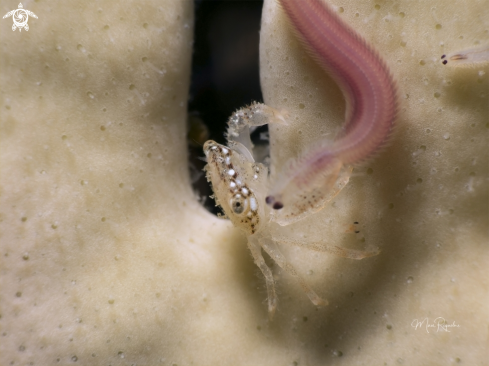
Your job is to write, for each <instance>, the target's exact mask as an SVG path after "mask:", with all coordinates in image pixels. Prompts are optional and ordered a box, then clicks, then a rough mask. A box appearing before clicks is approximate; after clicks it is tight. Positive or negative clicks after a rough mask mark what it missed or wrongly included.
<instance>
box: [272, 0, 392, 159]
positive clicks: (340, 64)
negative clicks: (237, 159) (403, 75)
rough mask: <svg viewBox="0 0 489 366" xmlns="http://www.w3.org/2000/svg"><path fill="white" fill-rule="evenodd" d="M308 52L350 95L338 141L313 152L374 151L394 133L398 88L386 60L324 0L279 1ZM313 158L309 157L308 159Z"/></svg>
mask: <svg viewBox="0 0 489 366" xmlns="http://www.w3.org/2000/svg"><path fill="white" fill-rule="evenodd" d="M279 2H280V4H281V5H282V8H283V9H284V11H285V13H286V14H287V16H288V18H289V20H290V23H291V25H292V28H293V30H294V31H295V33H296V34H297V35H298V38H299V39H300V40H301V41H302V43H303V44H304V46H305V48H306V49H307V51H308V52H309V54H310V55H311V56H312V57H313V58H314V59H315V60H316V61H317V62H318V63H319V65H320V66H321V67H322V68H323V69H324V70H325V71H326V72H327V73H328V74H329V75H330V76H331V77H332V78H333V79H334V81H335V82H336V83H337V84H338V85H339V87H340V89H341V90H342V92H343V94H344V97H345V99H346V120H345V124H344V126H343V129H342V131H341V133H340V134H339V135H338V136H337V138H336V140H335V141H334V142H333V143H332V144H331V145H329V146H327V147H326V148H324V149H322V150H321V151H316V152H315V153H313V154H311V155H309V158H311V157H313V159H312V160H316V161H317V164H315V163H314V162H313V161H309V163H310V164H311V165H321V163H320V161H321V160H324V159H328V157H335V158H338V159H339V160H341V161H342V162H343V164H355V163H360V162H362V161H365V160H367V159H369V158H371V157H372V156H374V155H375V153H377V152H378V151H379V150H380V149H381V148H382V147H383V146H384V145H385V144H386V142H387V141H388V139H389V137H390V135H391V134H392V130H393V126H394V120H395V118H396V114H397V88H396V84H395V82H394V80H393V78H392V76H391V74H390V72H389V69H388V67H387V65H386V64H385V62H384V61H383V60H382V59H381V58H380V57H379V55H378V53H377V52H376V51H375V50H374V49H373V48H372V47H371V46H370V45H368V44H367V42H366V41H365V40H364V39H363V38H362V37H361V36H360V35H359V34H358V33H356V32H355V31H354V30H353V29H352V28H350V26H348V25H347V24H346V23H345V22H344V21H343V20H341V19H340V18H339V17H338V16H337V15H336V13H335V12H334V11H332V10H331V8H330V7H329V6H328V5H327V4H326V3H325V2H324V1H321V0H280V1H279ZM308 160H309V159H308Z"/></svg>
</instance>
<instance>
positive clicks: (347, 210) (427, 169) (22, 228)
mask: <svg viewBox="0 0 489 366" xmlns="http://www.w3.org/2000/svg"><path fill="white" fill-rule="evenodd" d="M332 4H333V5H334V6H335V9H336V10H337V11H338V13H339V15H340V16H341V17H342V18H343V19H344V20H345V21H346V22H348V23H349V24H350V25H351V26H352V27H353V28H354V29H356V30H357V31H358V32H360V33H361V34H362V35H363V36H364V37H365V38H366V40H367V41H369V42H371V43H372V44H374V45H375V47H376V48H377V49H378V51H379V53H380V54H381V55H382V56H383V57H384V58H385V60H386V62H387V63H388V64H389V66H390V67H391V70H392V73H393V75H394V76H395V78H396V80H397V81H398V87H399V94H400V100H401V104H400V116H399V120H398V123H397V124H398V127H397V133H396V136H395V139H394V140H393V142H392V144H391V145H390V146H389V147H388V148H387V149H386V150H385V151H384V152H383V153H382V154H381V155H380V156H379V157H378V158H377V159H376V160H375V161H372V162H370V163H368V164H366V165H365V166H362V167H359V168H357V169H355V170H354V175H353V177H352V178H351V181H350V183H349V184H348V186H347V187H346V188H345V189H343V191H342V192H341V193H340V194H339V195H338V196H337V197H336V198H335V199H334V201H333V202H332V203H331V204H330V205H329V206H328V207H326V208H325V209H324V210H323V211H321V212H320V213H318V214H316V215H314V216H313V217H311V218H308V219H306V220H304V221H302V222H299V223H296V224H294V225H291V226H290V227H284V228H281V229H280V231H281V232H280V233H281V234H283V235H295V236H302V237H304V240H315V239H320V240H323V241H326V242H328V243H330V244H337V245H340V246H345V247H350V248H356V249H363V248H371V247H374V248H375V247H380V248H381V250H382V252H381V254H380V255H378V256H377V257H373V258H368V259H365V260H362V261H354V260H350V259H344V258H337V257H334V256H331V255H326V254H318V253H313V252H306V251H304V250H303V249H301V250H299V249H297V248H282V249H283V251H284V253H286V255H287V256H288V258H289V259H290V260H291V262H292V263H293V264H294V265H296V267H297V268H298V269H299V270H300V271H301V272H302V273H303V274H304V275H305V276H306V277H307V279H308V281H309V282H310V283H311V284H312V285H313V286H314V288H315V289H316V290H317V292H318V294H320V295H321V296H324V297H325V298H327V299H328V300H329V302H330V305H329V306H328V307H325V308H315V307H314V306H313V305H312V304H311V303H310V301H309V300H308V298H307V297H306V296H305V295H304V294H303V292H302V291H301V288H300V286H299V285H298V284H297V283H296V282H295V281H294V279H293V278H290V277H289V276H288V275H286V274H284V273H282V272H280V271H279V270H278V268H274V271H275V273H276V276H277V283H278V286H279V301H280V303H279V308H278V310H277V314H276V316H275V319H274V321H273V322H271V323H270V322H269V321H268V318H267V311H266V304H265V302H264V300H265V296H266V292H265V285H264V282H263V279H262V278H261V275H260V273H259V271H258V269H257V268H256V267H255V265H254V264H253V262H252V259H251V256H250V255H249V253H248V251H247V248H246V245H245V238H244V236H242V235H241V234H240V233H239V232H238V231H237V230H235V229H234V228H233V227H232V225H231V224H230V223H229V222H227V221H225V220H222V219H218V218H216V217H214V216H212V215H210V214H209V213H207V212H206V211H205V210H204V209H203V208H202V207H201V206H200V205H199V203H198V200H197V199H196V197H195V194H194V193H193V192H192V190H191V188H190V181H189V177H188V168H187V152H186V146H187V145H186V106H187V99H188V83H189V73H190V57H191V51H192V30H193V15H192V14H193V13H192V12H193V8H192V2H190V1H183V0H182V1H175V0H166V1H163V2H162V1H148V2H144V3H141V2H130V1H127V2H126V1H125V2H93V3H92V2H62V1H49V2H32V3H28V4H27V3H26V4H24V5H25V8H26V9H28V10H30V11H32V12H34V13H35V14H36V15H37V16H38V19H34V18H29V26H30V29H29V31H28V32H26V31H24V30H23V31H22V32H19V31H16V32H12V31H11V29H10V28H11V22H12V20H11V19H3V20H2V23H0V25H1V26H2V32H1V33H0V44H1V53H0V72H1V74H0V98H1V105H0V107H1V109H0V122H1V125H0V173H1V176H0V183H1V191H0V194H1V196H0V215H1V216H0V218H1V223H0V230H1V237H0V295H1V297H0V314H1V315H0V316H1V317H0V332H1V334H0V364H1V365H9V364H13V365H19V364H28V365H29V364H31V365H55V364H63V365H66V364H73V365H85V364H87V365H88V364H93V365H103V364H112V365H116V364H127V365H132V364H146V365H157V364H158V365H159V364H161V365H173V364H177V365H188V364H195V365H211V364H212V365H218V364H223V365H229V364H235V365H238V364H250V365H253V364H255V365H256V364H261V365H265V364H270V365H278V364H280V365H324V364H336V363H338V364H339V363H342V364H348V365H351V364H389V365H393V364H452V363H453V364H457V363H461V364H487V360H488V359H489V354H488V352H489V351H488V347H487V339H488V329H489V321H488V319H489V307H488V306H487V304H488V303H489V280H488V279H489V265H488V264H489V263H488V259H487V258H488V250H489V248H488V244H487V243H488V232H487V228H488V225H489V213H488V200H489V193H488V186H489V185H488V177H489V172H488V167H489V158H488V153H487V146H488V131H489V122H488V121H489V112H488V108H487V106H488V95H489V87H488V80H489V79H488V74H487V73H488V72H489V70H488V69H487V67H486V68H485V69H484V68H468V69H454V68H449V67H445V66H443V65H441V63H440V60H439V58H440V56H441V54H443V53H446V52H451V51H456V50H459V49H463V48H469V47H472V46H474V45H476V44H478V43H481V44H483V43H484V42H488V41H489V6H488V2H487V1H475V0H474V1H462V0H459V1H450V2H446V1H441V0H438V1H429V2H428V1H375V2H371V1H363V2H359V1H353V0H335V1H332ZM16 7H17V5H16V4H14V3H11V2H6V1H2V3H1V6H0V8H1V10H2V12H3V13H2V14H5V13H7V12H8V11H10V10H12V9H13V8H16ZM260 47H261V49H260V55H261V56H260V58H261V59H260V62H261V79H262V87H263V92H264V96H265V101H266V102H267V103H268V104H270V105H272V106H273V107H275V108H282V109H287V110H288V111H289V113H290V121H289V124H288V125H287V126H279V127H273V128H271V133H270V134H271V153H272V164H273V165H272V168H273V170H274V171H278V170H280V168H281V166H283V165H284V163H285V162H286V161H287V159H289V158H291V157H294V156H296V155H297V154H299V153H301V152H302V151H305V150H306V149H307V147H308V146H310V144H312V143H314V142H315V141H317V140H318V139H324V138H333V136H334V134H335V132H336V131H337V130H338V128H339V126H340V125H341V123H342V120H343V115H344V108H345V106H344V102H343V98H342V95H341V93H340V91H339V89H338V88H337V86H336V85H335V84H334V83H333V82H332V81H331V79H330V78H329V77H327V76H326V75H324V73H323V72H322V70H321V69H320V68H319V67H318V66H317V65H316V64H315V63H314V61H312V60H311V59H309V57H308V56H306V54H305V53H304V51H303V49H302V48H301V46H300V44H299V43H298V42H297V41H296V40H295V37H294V35H293V33H292V32H291V31H290V29H289V28H288V26H287V23H286V22H285V18H284V15H283V14H282V12H281V11H280V8H278V6H277V3H276V2H275V1H274V0H267V1H266V2H265V7H264V12H263V22H262V32H261V46H260ZM354 221H358V222H359V223H360V224H359V230H360V233H359V234H354V233H352V232H351V228H350V227H351V224H352V223H353V222H354ZM437 318H438V320H437ZM440 318H443V319H445V323H444V325H445V326H446V325H450V326H451V327H445V328H443V327H439V326H438V325H437V322H438V323H439V321H440ZM416 321H418V322H420V323H421V322H423V321H424V322H423V323H422V326H421V327H417V328H416V327H415V325H416V324H417V323H416ZM428 324H429V325H433V327H428V326H427V325H428ZM441 325H443V324H441Z"/></svg>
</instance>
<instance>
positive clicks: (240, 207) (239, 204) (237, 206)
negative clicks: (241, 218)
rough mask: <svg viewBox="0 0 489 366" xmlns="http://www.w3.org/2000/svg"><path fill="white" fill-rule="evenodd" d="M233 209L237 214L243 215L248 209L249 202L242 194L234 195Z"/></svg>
mask: <svg viewBox="0 0 489 366" xmlns="http://www.w3.org/2000/svg"><path fill="white" fill-rule="evenodd" d="M230 203H231V209H232V210H233V212H234V213H235V214H238V215H239V214H242V213H243V212H244V211H245V210H246V208H247V207H248V200H247V199H246V198H244V197H243V196H241V195H240V194H236V195H234V197H233V198H231V202H230Z"/></svg>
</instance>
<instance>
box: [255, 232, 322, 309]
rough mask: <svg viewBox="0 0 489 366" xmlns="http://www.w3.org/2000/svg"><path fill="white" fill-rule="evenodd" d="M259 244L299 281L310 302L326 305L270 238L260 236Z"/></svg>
mask: <svg viewBox="0 0 489 366" xmlns="http://www.w3.org/2000/svg"><path fill="white" fill-rule="evenodd" d="M259 242H260V245H261V246H262V248H263V250H265V252H267V253H268V255H269V256H270V257H271V258H272V259H273V260H274V261H275V262H277V264H278V265H279V266H280V267H281V268H282V269H283V270H284V271H285V272H287V273H288V274H290V275H292V276H294V277H296V278H297V280H298V281H299V284H300V285H301V287H302V289H303V290H304V292H305V293H306V294H307V297H309V299H310V300H311V302H312V303H313V304H314V305H316V306H326V305H328V301H327V300H324V299H321V298H320V297H319V296H318V295H317V294H316V293H315V292H314V290H313V289H312V288H311V287H309V285H308V284H307V282H306V281H305V280H304V278H302V276H301V275H300V274H299V273H297V271H296V269H295V268H294V267H293V266H292V264H290V263H288V262H287V259H285V257H284V256H283V254H282V253H280V251H279V250H278V249H277V248H276V246H275V245H274V243H273V242H272V241H271V240H270V239H265V238H262V239H260V240H259Z"/></svg>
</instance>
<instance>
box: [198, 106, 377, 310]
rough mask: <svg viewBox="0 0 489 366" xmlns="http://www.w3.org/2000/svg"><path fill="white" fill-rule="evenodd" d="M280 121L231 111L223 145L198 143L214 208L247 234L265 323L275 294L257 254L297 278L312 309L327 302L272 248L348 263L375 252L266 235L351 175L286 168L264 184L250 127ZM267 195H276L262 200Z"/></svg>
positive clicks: (254, 111)
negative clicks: (264, 301) (263, 288)
mask: <svg viewBox="0 0 489 366" xmlns="http://www.w3.org/2000/svg"><path fill="white" fill-rule="evenodd" d="M284 122H285V118H284V116H283V115H282V114H281V113H279V112H278V111H277V110H275V109H273V108H271V107H268V106H266V105H264V104H258V103H254V104H252V105H251V106H249V107H246V108H242V109H240V110H238V111H236V112H235V113H233V115H232V116H231V117H230V119H229V121H228V124H229V128H228V145H229V146H224V145H220V144H218V143H216V142H215V141H212V140H209V141H207V142H206V143H205V144H204V153H205V155H206V157H207V165H206V167H205V170H206V176H207V179H208V181H210V182H211V183H212V187H213V190H214V198H215V200H216V204H218V205H220V206H221V207H222V209H223V211H224V213H225V215H226V216H227V217H228V218H229V219H230V220H231V222H232V223H233V224H234V225H235V226H236V227H238V228H240V229H241V230H243V231H244V233H245V234H246V235H247V239H248V247H249V249H250V251H251V254H252V255H253V259H254V261H255V263H256V265H257V266H258V267H259V268H260V270H261V272H262V273H263V275H264V276H265V280H266V284H267V292H268V312H269V316H270V319H272V318H273V315H274V313H275V310H276V308H277V295H276V292H275V286H274V279H273V275H272V271H271V270H270V268H269V267H268V266H267V265H266V263H265V260H264V259H263V256H262V253H261V249H263V250H264V251H265V252H266V253H268V255H269V256H270V257H271V258H272V259H273V260H274V261H275V262H276V263H277V264H278V265H279V266H280V267H281V268H282V269H283V270H285V271H286V272H287V273H289V274H291V275H292V276H294V277H296V278H297V280H298V281H299V283H300V285H301V286H302V288H303V289H304V291H305V292H306V294H307V296H308V297H309V299H310V300H311V301H312V303H313V304H314V305H316V306H324V305H327V304H328V302H327V301H326V300H324V299H321V298H320V297H319V296H318V295H317V294H316V293H315V292H314V290H312V289H311V287H310V286H309V285H308V284H307V282H306V281H305V280H304V278H303V277H302V276H301V275H300V274H299V273H298V272H297V271H296V269H295V268H294V267H293V266H292V264H290V263H289V262H288V261H287V260H286V259H285V257H284V256H283V255H282V253H281V252H280V250H279V249H278V248H277V244H280V243H282V244H292V245H298V246H301V247H305V248H307V249H310V250H315V251H320V252H330V253H334V254H337V255H339V256H342V257H346V258H352V259H362V258H366V257H370V256H373V255H376V254H378V251H373V252H369V251H358V250H351V249H344V248H340V247H337V246H328V245H325V244H323V243H316V242H315V243H303V242H300V241H297V240H294V239H293V238H291V239H290V240H283V239H280V240H279V241H277V240H274V238H273V237H272V234H271V230H270V229H271V225H276V224H275V223H278V224H280V225H282V226H283V225H287V224H290V223H292V222H295V221H298V220H300V219H302V218H304V217H305V216H308V215H310V214H312V213H314V212H317V211H319V210H320V209H322V208H323V207H324V206H325V205H326V203H327V202H328V201H329V200H330V199H331V198H333V197H334V196H335V195H336V194H337V193H338V192H339V191H340V190H341V189H342V188H343V186H344V185H345V184H346V183H347V182H348V179H349V175H350V172H351V168H349V167H343V166H342V164H336V163H334V164H331V162H330V163H329V165H328V167H332V168H330V169H327V171H326V172H324V171H321V172H318V173H317V174H316V175H318V176H317V177H316V176H311V174H309V175H308V176H307V177H302V178H303V179H301V177H299V178H298V177H297V174H292V171H293V170H294V169H295V171H297V170H298V171H299V173H300V171H301V169H300V168H297V167H296V165H295V164H294V163H291V164H289V167H288V168H287V169H286V170H285V172H284V173H283V174H282V175H281V176H279V178H278V183H276V184H273V185H270V184H269V177H268V168H267V167H266V166H264V165H263V164H260V163H255V161H254V159H253V155H252V149H253V145H252V143H251V140H250V128H253V127H256V126H260V125H264V124H267V123H284ZM299 175H300V174H299ZM318 181H320V183H318ZM270 187H272V189H271V191H269V188H270ZM273 187H275V189H274V188H273ZM277 187H278V188H277ZM267 192H269V193H270V192H276V193H275V194H274V195H273V196H271V195H269V196H268V197H267ZM271 197H273V199H272V198H271ZM265 203H268V205H267V204H265ZM269 205H270V206H271V207H269Z"/></svg>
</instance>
